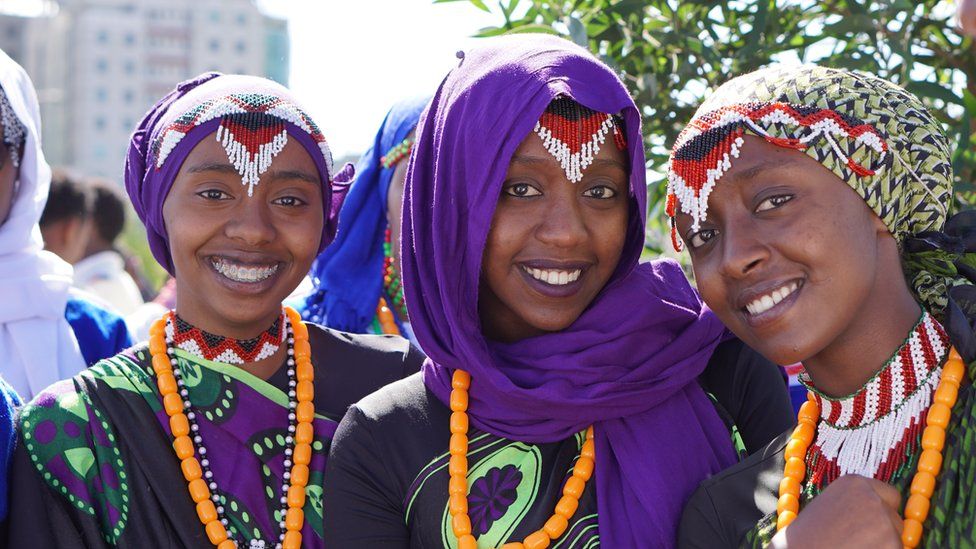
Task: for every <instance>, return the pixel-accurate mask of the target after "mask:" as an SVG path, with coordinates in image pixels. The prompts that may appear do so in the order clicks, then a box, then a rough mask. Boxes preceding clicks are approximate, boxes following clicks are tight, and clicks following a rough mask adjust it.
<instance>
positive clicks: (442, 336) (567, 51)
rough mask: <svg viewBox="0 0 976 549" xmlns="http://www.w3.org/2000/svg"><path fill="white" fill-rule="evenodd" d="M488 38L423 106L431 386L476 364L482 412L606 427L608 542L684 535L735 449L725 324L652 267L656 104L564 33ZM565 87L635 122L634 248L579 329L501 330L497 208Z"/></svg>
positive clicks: (423, 319) (409, 279) (421, 324)
mask: <svg viewBox="0 0 976 549" xmlns="http://www.w3.org/2000/svg"><path fill="white" fill-rule="evenodd" d="M481 44H483V46H482V47H480V48H478V49H476V50H471V51H468V52H467V54H466V55H465V56H464V58H463V59H462V60H461V61H460V63H459V66H458V67H457V68H456V69H454V70H453V71H452V72H451V73H450V74H449V75H448V76H447V77H446V79H445V80H444V82H443V83H442V84H441V86H440V88H439V90H438V91H437V94H436V95H435V96H434V98H433V100H432V103H431V105H430V106H429V108H428V110H427V111H426V113H425V114H424V116H423V117H422V118H421V121H420V124H419V126H418V128H417V141H416V143H415V145H414V150H413V156H412V157H411V161H410V169H409V172H408V176H407V183H406V191H405V202H404V214H403V240H402V257H403V259H402V269H403V279H404V286H405V292H406V299H407V307H408V308H409V310H410V318H411V322H412V323H413V328H414V331H415V333H416V336H417V339H418V341H419V342H420V345H421V347H422V348H423V349H424V351H425V352H426V353H427V354H428V356H429V357H430V358H429V359H428V361H427V362H426V364H425V365H424V369H423V376H424V383H425V384H426V385H427V387H428V388H430V389H431V390H432V391H433V392H434V393H435V394H436V395H437V397H438V398H439V399H440V400H441V401H442V402H444V403H447V402H448V400H449V395H450V381H451V375H452V373H453V371H454V370H455V369H462V370H466V371H468V372H470V374H471V377H472V386H471V389H470V406H469V413H470V417H471V421H472V423H473V424H474V425H475V426H476V427H478V428H479V429H482V430H485V431H488V432H490V433H492V434H495V435H498V436H502V437H505V438H509V439H515V440H521V441H525V442H540V443H541V442H554V441H559V440H563V439H565V438H567V437H569V436H570V435H572V434H573V433H576V432H579V431H581V430H582V429H585V428H586V427H587V426H588V425H591V424H592V425H594V430H595V433H596V452H597V455H596V464H597V465H596V468H597V472H596V476H595V480H594V481H591V482H590V485H589V486H588V487H587V489H588V490H591V489H594V486H593V484H594V483H595V489H596V490H597V498H598V501H599V508H600V510H599V525H600V537H601V540H602V541H603V543H604V544H606V546H607V547H669V546H673V545H674V543H675V531H676V528H677V522H678V518H679V517H680V513H681V508H682V506H683V504H684V502H685V500H686V499H687V498H688V496H690V494H691V492H692V491H693V490H694V488H695V487H696V486H697V484H698V483H699V482H700V481H701V480H702V479H704V478H705V477H706V476H707V475H709V474H710V473H714V472H717V471H719V470H721V469H722V468H724V467H725V466H727V465H730V464H731V463H732V462H733V461H734V455H733V450H732V447H731V442H730V438H729V434H728V432H727V431H726V429H725V427H724V425H723V423H722V421H721V420H720V418H719V417H718V414H717V413H716V411H715V409H714V408H713V407H712V405H711V403H710V402H709V401H708V398H707V396H706V395H705V393H704V392H703V391H702V389H701V388H700V386H699V385H698V384H697V382H696V378H697V376H698V375H699V374H700V373H701V372H702V371H703V370H704V368H705V365H706V364H707V362H708V360H709V358H710V357H711V354H712V352H713V350H714V348H715V346H716V345H717V344H718V343H719V342H720V341H721V340H722V338H723V337H724V328H723V326H722V325H721V324H720V323H719V321H718V320H717V319H716V318H715V316H714V315H713V314H712V313H711V311H709V310H708V309H707V308H705V306H704V305H703V303H702V302H701V299H700V298H699V296H698V295H697V293H696V292H695V291H694V290H693V289H692V288H691V287H690V286H689V284H688V282H687V280H686V279H685V277H684V276H683V274H682V272H681V269H680V267H679V266H678V265H677V264H676V263H674V262H671V261H658V262H654V263H651V264H643V265H640V266H638V259H639V256H640V253H641V250H642V248H643V239H644V223H645V205H646V204H645V202H646V198H645V197H646V184H645V180H644V179H645V175H644V153H643V147H642V140H641V132H640V116H639V114H638V111H637V109H636V107H635V105H634V103H633V101H632V100H631V98H630V96H629V94H628V93H627V90H626V89H625V88H624V86H623V84H622V83H621V82H620V80H619V79H618V78H617V77H616V76H615V75H614V73H613V72H612V71H611V70H610V69H609V68H608V67H607V66H606V65H604V64H603V63H601V62H600V61H598V60H597V59H596V58H594V57H593V56H592V55H591V54H590V53H588V52H587V51H585V50H583V49H582V48H580V47H578V46H575V45H573V44H572V43H570V42H567V41H565V40H562V39H559V38H555V37H551V36H543V35H520V36H509V37H500V38H494V39H489V40H485V41H484V42H482V43H481ZM560 95H565V96H569V97H572V98H573V99H575V100H576V101H577V102H579V103H581V104H583V105H585V106H586V107H589V108H591V109H594V110H596V111H601V112H606V113H619V114H620V115H621V116H622V117H623V119H624V124H625V127H626V136H627V141H628V146H629V159H630V165H631V166H632V167H633V169H632V173H631V177H630V193H631V204H632V211H631V220H630V223H629V227H628V235H627V240H626V244H625V248H624V251H623V254H622V257H621V260H620V264H619V266H618V267H617V270H616V272H615V274H614V276H613V277H612V278H611V280H610V282H609V283H608V284H607V286H606V287H605V288H604V289H603V291H602V292H601V293H600V294H599V295H598V297H597V298H596V300H595V301H594V302H593V303H592V304H591V305H590V307H589V308H588V309H587V310H586V311H585V312H584V313H583V315H582V316H581V317H580V318H579V319H578V320H577V321H576V322H575V323H574V324H573V325H572V326H570V327H569V328H567V329H566V330H564V331H561V332H558V333H549V334H545V335H542V336H538V337H532V338H529V339H526V340H523V341H519V342H517V343H513V344H504V345H503V344H499V343H495V342H491V341H488V340H486V339H485V338H484V336H482V334H481V324H480V321H479V317H478V307H477V303H478V282H479V274H480V271H481V259H482V252H483V250H484V245H485V241H486V238H487V235H488V231H489V228H490V224H491V219H492V215H493V212H494V208H495V205H496V203H497V200H498V197H499V194H500V192H501V185H502V181H503V178H504V175H505V173H506V170H507V168H508V164H509V160H510V158H511V157H512V154H513V152H514V151H515V149H516V148H517V147H518V145H519V143H520V142H521V141H522V140H523V139H524V138H525V137H526V136H527V135H528V134H529V132H530V131H532V128H533V127H534V125H535V123H536V121H537V120H538V119H539V117H540V116H541V115H542V113H543V111H544V110H545V108H546V106H547V105H548V104H549V102H550V101H551V100H552V99H553V98H555V97H557V96H560ZM567 184H569V183H567ZM539 526H540V527H541V526H542V525H541V524H540V525H539Z"/></svg>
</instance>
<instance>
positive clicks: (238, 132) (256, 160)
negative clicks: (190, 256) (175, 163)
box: [150, 93, 332, 196]
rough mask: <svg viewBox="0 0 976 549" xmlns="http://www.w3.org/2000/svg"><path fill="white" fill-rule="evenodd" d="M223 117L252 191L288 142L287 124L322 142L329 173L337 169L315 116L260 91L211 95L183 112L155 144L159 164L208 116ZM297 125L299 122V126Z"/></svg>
mask: <svg viewBox="0 0 976 549" xmlns="http://www.w3.org/2000/svg"><path fill="white" fill-rule="evenodd" d="M215 119H220V127H219V128H218V130H217V140H218V141H220V143H221V145H223V147H224V149H225V150H226V151H227V157H228V159H229V160H230V161H231V163H232V164H234V167H235V168H237V170H238V171H239V172H240V174H241V178H242V181H241V182H242V183H243V184H244V185H246V186H247V187H248V196H251V193H252V192H253V188H254V185H256V184H257V176H260V175H261V174H262V173H264V171H266V170H267V167H268V166H269V165H270V164H271V160H272V159H274V157H275V156H276V155H277V154H278V153H279V152H281V149H283V148H284V147H285V145H286V143H287V138H288V135H287V132H288V127H287V125H291V126H294V127H295V128H297V129H298V130H301V131H302V132H305V133H306V134H308V135H309V137H311V138H312V140H313V141H314V142H315V143H316V144H317V145H318V147H319V151H320V152H321V153H322V157H323V159H324V160H325V167H326V170H327V171H328V177H331V174H332V152H331V150H330V149H329V144H328V143H327V142H326V140H325V136H324V135H323V134H322V131H321V130H319V127H318V126H317V125H316V124H315V122H313V121H312V119H311V118H309V116H308V115H307V114H305V112H304V111H303V110H301V109H300V108H299V107H298V106H297V105H295V104H294V103H291V102H290V101H288V100H287V99H284V98H281V97H277V96H274V95H266V94H259V93H246V94H231V95H226V96H223V97H218V98H216V99H211V100H208V101H205V102H203V103H201V104H199V105H197V106H195V107H193V108H192V109H190V110H188V111H187V112H185V113H183V114H182V115H180V116H179V117H177V118H176V120H174V121H173V123H172V124H170V125H169V126H167V127H166V129H165V130H163V131H162V132H160V134H159V137H157V138H156V140H155V141H153V143H152V145H151V147H150V157H152V158H154V159H155V162H154V164H155V166H156V169H160V168H162V167H163V163H164V162H166V158H167V157H168V156H169V154H170V153H171V152H172V151H173V149H175V148H176V146H177V145H178V144H179V143H180V141H182V140H183V138H184V137H186V135H187V134H188V133H189V132H190V131H191V130H193V129H194V128H196V127H197V126H200V125H202V124H204V123H206V122H209V121H211V120H215ZM293 129H294V128H293Z"/></svg>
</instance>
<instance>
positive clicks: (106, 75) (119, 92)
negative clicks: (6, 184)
mask: <svg viewBox="0 0 976 549" xmlns="http://www.w3.org/2000/svg"><path fill="white" fill-rule="evenodd" d="M0 48H2V49H3V50H4V51H6V52H7V53H8V54H9V55H10V56H11V57H13V58H14V59H15V60H16V61H18V62H19V63H21V64H22V65H23V66H24V68H25V69H27V72H28V73H30V75H31V78H32V79H33V80H34V84H35V86H36V87H37V90H38V99H39V100H40V103H41V117H42V121H43V136H44V149H45V153H46V154H47V156H48V159H49V161H50V163H51V164H56V165H63V166H72V167H74V168H76V169H78V170H80V171H81V172H82V173H85V174H89V175H97V176H102V177H108V178H111V179H113V180H116V181H119V180H121V174H122V163H123V159H124V154H125V150H126V145H127V143H128V140H129V135H130V133H131V132H132V130H133V128H134V127H135V125H136V124H137V123H138V122H139V120H141V119H142V116H143V115H144V114H145V112H146V110H147V109H148V108H149V107H150V106H151V105H152V104H153V102H154V101H155V100H156V99H158V98H160V97H162V96H163V95H164V94H166V93H167V92H169V91H170V90H172V89H173V86H174V85H175V84H176V83H177V82H180V81H181V80H184V79H186V78H189V77H191V76H194V75H197V74H199V73H201V72H205V71H209V70H217V71H220V72H226V73H241V74H255V75H259V76H266V77H268V78H271V79H273V80H276V81H278V82H281V83H282V84H285V85H287V84H288V82H287V79H288V68H289V40H288V26H287V22H286V21H284V20H280V19H276V18H273V17H269V16H267V15H265V14H263V13H261V11H260V10H259V9H258V7H257V6H256V5H255V3H254V1H253V0H59V1H57V2H52V1H47V2H45V3H44V11H43V13H42V14H41V15H39V16H36V17H23V16H17V15H4V14H0Z"/></svg>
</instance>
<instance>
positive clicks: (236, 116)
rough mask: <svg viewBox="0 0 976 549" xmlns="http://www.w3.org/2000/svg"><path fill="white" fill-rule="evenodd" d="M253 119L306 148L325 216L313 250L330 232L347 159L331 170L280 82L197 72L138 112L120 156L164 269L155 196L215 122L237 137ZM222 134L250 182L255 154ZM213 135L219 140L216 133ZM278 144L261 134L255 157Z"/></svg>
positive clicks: (257, 168)
mask: <svg viewBox="0 0 976 549" xmlns="http://www.w3.org/2000/svg"><path fill="white" fill-rule="evenodd" d="M255 123H256V124H257V125H258V128H259V129H258V130H257V131H260V130H268V131H271V130H274V131H287V139H295V140H297V141H298V142H299V143H301V145H302V146H303V147H305V149H306V150H307V151H308V154H309V155H310V156H311V157H312V160H313V161H314V162H315V167H316V168H317V169H318V172H319V176H320V177H321V179H322V208H323V210H324V212H325V223H323V226H322V236H321V239H320V241H319V252H321V251H322V250H323V249H325V247H326V246H328V244H329V243H330V242H331V241H332V239H333V237H334V236H335V233H336V225H337V220H338V212H339V206H340V205H341V204H342V200H343V198H344V196H345V191H346V189H347V188H348V182H349V181H350V180H351V176H352V171H351V170H352V168H351V166H348V165H347V166H346V167H345V168H344V169H343V170H342V171H341V172H340V173H339V174H333V171H332V153H331V152H330V151H329V146H328V144H327V143H326V141H325V137H324V136H323V135H322V132H321V131H320V130H319V128H318V126H316V124H315V122H313V121H312V119H311V118H310V117H309V116H308V115H307V114H305V111H304V110H303V109H302V108H301V107H300V106H299V103H298V101H297V100H296V99H295V98H294V96H292V94H291V92H290V91H288V89H287V88H285V87H284V86H281V85H280V84H277V83H275V82H272V81H271V80H267V79H264V78H259V77H256V76H244V75H223V74H220V73H215V72H211V73H205V74H201V75H200V76H197V77H195V78H192V79H190V80H187V81H185V82H181V83H180V84H178V85H177V86H176V89H174V90H173V91H171V92H170V93H168V94H167V95H166V96H164V97H163V98H162V99H160V100H159V101H158V102H157V103H156V104H155V105H154V106H153V107H152V108H151V109H150V110H149V112H148V113H146V116H145V117H144V118H143V119H142V121H141V122H140V123H139V126H138V127H137V128H136V130H135V132H133V134H132V138H131V139H130V141H129V152H128V156H127V157H126V160H125V189H126V191H127V192H128V193H129V198H130V199H131V200H132V205H133V206H134V208H135V210H136V213H137V214H138V215H139V219H141V220H142V222H143V224H144V225H145V226H146V234H147V237H148V239H149V249H150V250H151V251H152V254H153V257H155V258H156V261H158V262H159V264H160V265H162V266H163V267H164V268H165V269H166V270H167V271H168V272H169V273H170V274H171V275H172V274H175V273H174V272H173V261H172V258H171V257H170V253H169V237H168V235H167V232H166V225H165V223H164V222H163V202H165V201H166V196H167V195H168V194H169V190H170V188H171V187H172V186H173V180H174V179H175V178H176V174H177V173H179V171H180V167H181V166H182V165H183V161H184V160H185V159H186V157H187V156H188V155H189V154H190V151H192V150H193V147H195V146H196V145H197V143H199V142H200V141H201V140H203V138H205V137H207V136H208V135H211V134H213V133H214V132H217V131H218V129H222V130H228V129H229V128H233V129H234V130H235V131H237V133H238V134H240V135H239V136H238V137H241V138H242V140H243V136H244V135H245V134H247V133H248V132H249V131H255ZM228 134H230V132H229V131H225V132H224V134H223V135H224V138H223V140H222V142H223V144H224V146H225V149H227V150H228V151H231V150H233V149H234V147H235V146H237V149H236V151H234V152H235V154H236V155H237V157H236V158H234V159H231V162H232V163H233V164H236V165H237V167H238V169H239V170H241V171H242V177H243V178H245V179H246V180H247V181H250V182H251V183H252V186H253V184H256V176H257V175H260V173H262V172H263V170H262V164H261V162H262V158H261V156H262V155H259V154H253V155H251V156H248V155H249V154H250V152H249V151H248V150H247V148H246V147H241V146H240V144H239V143H234V142H233V140H234V139H235V136H234V135H228ZM228 137H229V139H230V141H229V140H228ZM217 138H218V140H221V135H220V134H218V137H217ZM283 143H284V140H283V139H279V140H277V141H275V142H271V141H269V142H268V143H267V145H266V146H265V148H266V151H265V152H264V155H266V156H264V157H263V161H264V162H267V161H268V159H269V158H273V157H274V155H275V154H277V153H276V152H273V151H275V150H280V147H283V146H284V144H283ZM275 146H278V148H277V149H275V148H274V147H275ZM263 168H264V169H266V168H267V166H266V165H264V166H263ZM245 184H247V183H246V182H245ZM249 193H250V189H249Z"/></svg>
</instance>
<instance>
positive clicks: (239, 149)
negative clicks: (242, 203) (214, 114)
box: [216, 113, 288, 196]
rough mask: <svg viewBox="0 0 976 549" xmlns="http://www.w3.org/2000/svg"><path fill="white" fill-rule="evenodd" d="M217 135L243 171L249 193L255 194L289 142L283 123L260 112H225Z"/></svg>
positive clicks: (250, 194)
mask: <svg viewBox="0 0 976 549" xmlns="http://www.w3.org/2000/svg"><path fill="white" fill-rule="evenodd" d="M216 137H217V141H219V142H220V144H221V145H222V146H223V147H224V150H225V151H226V152H227V159H228V160H229V161H230V163H231V164H233V165H234V168H236V169H237V173H239V174H241V183H242V184H243V185H245V186H246V187H247V196H253V195H254V186H255V185H257V184H258V181H259V180H260V178H261V174H263V173H264V172H266V171H268V168H269V167H271V161H272V160H274V157H275V156H277V155H278V153H280V152H281V151H282V150H283V149H284V148H285V145H287V144H288V131H287V130H286V129H285V125H284V123H282V122H281V121H279V120H277V119H274V118H271V117H267V116H265V115H263V114H261V113H247V114H243V115H231V116H225V117H224V118H222V119H221V121H220V126H219V127H218V128H217V136H216Z"/></svg>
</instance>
